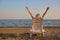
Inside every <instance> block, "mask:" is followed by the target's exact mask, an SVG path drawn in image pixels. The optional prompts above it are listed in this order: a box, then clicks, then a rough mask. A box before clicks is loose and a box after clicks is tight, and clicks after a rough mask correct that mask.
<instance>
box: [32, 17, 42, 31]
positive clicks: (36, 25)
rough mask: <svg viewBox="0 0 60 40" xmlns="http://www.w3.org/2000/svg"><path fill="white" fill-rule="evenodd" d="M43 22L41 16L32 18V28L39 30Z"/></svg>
mask: <svg viewBox="0 0 60 40" xmlns="http://www.w3.org/2000/svg"><path fill="white" fill-rule="evenodd" d="M42 24H43V19H42V18H32V29H33V30H41V29H42Z"/></svg>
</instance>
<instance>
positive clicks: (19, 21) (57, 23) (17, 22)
mask: <svg viewBox="0 0 60 40" xmlns="http://www.w3.org/2000/svg"><path fill="white" fill-rule="evenodd" d="M6 26H32V20H29V19H28V20H27V19H25V20H24V19H15V20H14V19H9V20H7V19H6V20H0V27H6ZM43 26H60V20H44V21H43Z"/></svg>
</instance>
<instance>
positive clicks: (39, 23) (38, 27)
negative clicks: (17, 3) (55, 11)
mask: <svg viewBox="0 0 60 40" xmlns="http://www.w3.org/2000/svg"><path fill="white" fill-rule="evenodd" d="M49 8H50V7H47V9H46V11H45V12H44V14H43V15H42V17H41V16H40V14H39V13H37V14H36V16H35V17H34V16H33V15H32V12H31V11H30V10H29V8H28V7H27V6H26V9H27V11H28V12H29V14H30V15H31V18H32V30H31V31H33V32H44V30H43V18H44V16H45V14H46V13H47V11H48V10H49Z"/></svg>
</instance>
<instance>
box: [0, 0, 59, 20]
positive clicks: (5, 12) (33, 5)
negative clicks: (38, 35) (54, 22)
mask: <svg viewBox="0 0 60 40" xmlns="http://www.w3.org/2000/svg"><path fill="white" fill-rule="evenodd" d="M26 6H28V7H29V9H30V10H31V11H32V15H33V16H35V15H36V14H37V13H40V15H41V16H42V15H43V13H44V12H45V10H46V8H47V7H48V6H50V9H49V10H48V12H47V13H46V15H45V17H44V19H60V0H0V19H31V16H30V15H29V13H28V12H27V10H26V9H25V7H26Z"/></svg>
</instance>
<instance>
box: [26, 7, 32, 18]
mask: <svg viewBox="0 0 60 40" xmlns="http://www.w3.org/2000/svg"><path fill="white" fill-rule="evenodd" d="M26 9H27V11H28V12H29V14H30V15H31V17H32V18H33V15H32V12H31V11H30V10H29V8H28V7H27V6H26Z"/></svg>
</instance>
